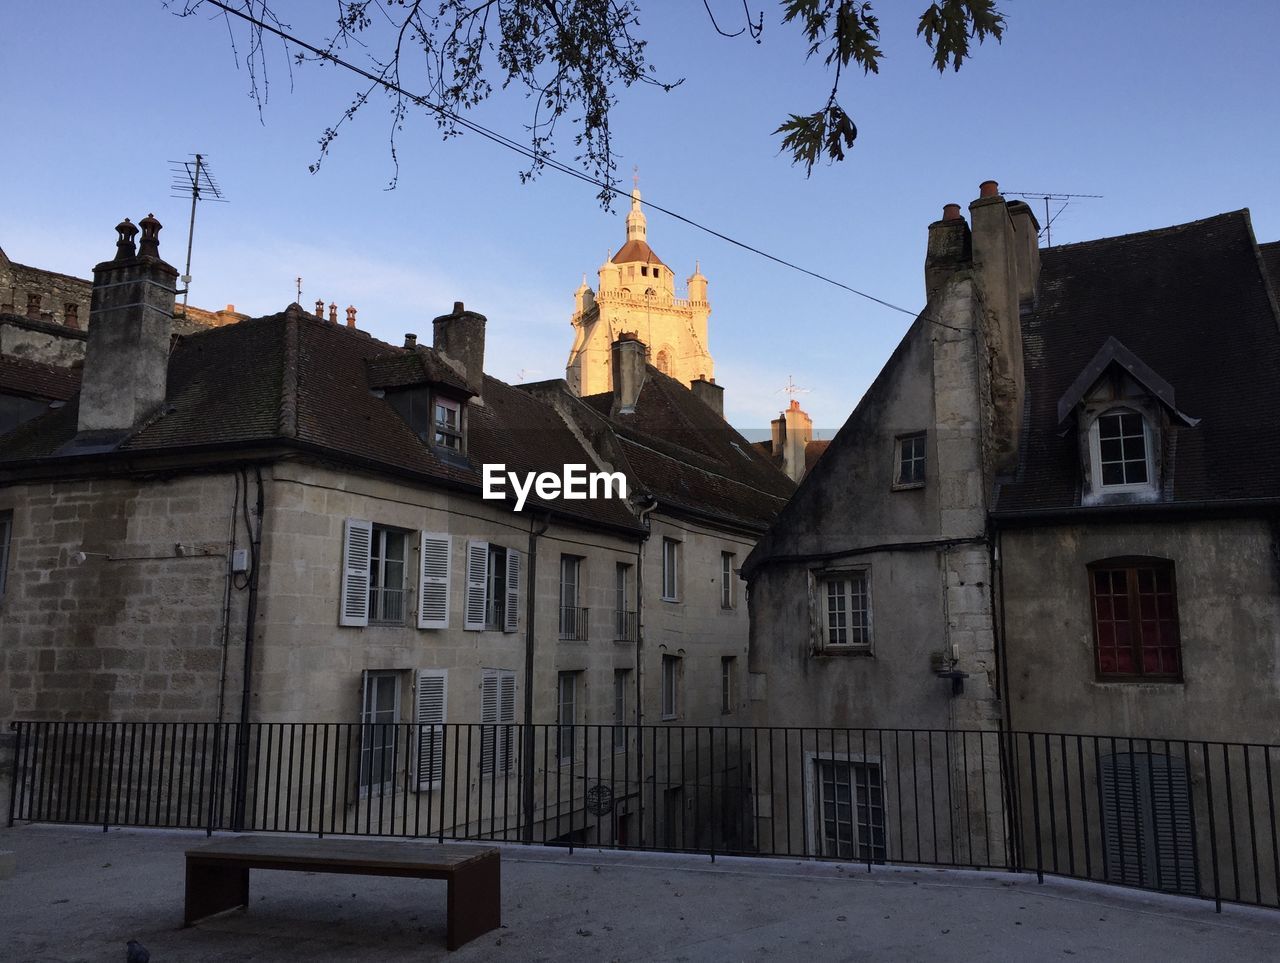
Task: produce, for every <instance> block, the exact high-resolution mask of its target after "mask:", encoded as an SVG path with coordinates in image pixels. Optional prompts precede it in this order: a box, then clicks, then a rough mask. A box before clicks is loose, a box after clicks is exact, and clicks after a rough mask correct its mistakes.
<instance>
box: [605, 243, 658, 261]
mask: <svg viewBox="0 0 1280 963" xmlns="http://www.w3.org/2000/svg"><path fill="white" fill-rule="evenodd" d="M637 261H641V262H643V263H645V264H662V258H660V257H658V255H656V254H654V253H653V248H651V247H650V246H649V244H648V242H647V241H639V240H632V241H628V242H627V243H626V244H624V245H622V247H621V248H619V249H618V253H617V254H615V255H614V256H613V263H614V264H632V263H635V262H637ZM662 266H663V267H666V265H665V264H662Z"/></svg>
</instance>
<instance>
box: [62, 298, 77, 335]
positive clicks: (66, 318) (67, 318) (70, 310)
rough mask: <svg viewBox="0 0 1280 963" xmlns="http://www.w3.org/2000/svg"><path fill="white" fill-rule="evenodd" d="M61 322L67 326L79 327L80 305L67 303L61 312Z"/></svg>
mask: <svg viewBox="0 0 1280 963" xmlns="http://www.w3.org/2000/svg"><path fill="white" fill-rule="evenodd" d="M62 323H63V324H65V325H66V326H67V327H68V328H76V329H79V327H80V305H78V304H71V303H68V304H67V306H66V309H65V310H64V311H63V312H62Z"/></svg>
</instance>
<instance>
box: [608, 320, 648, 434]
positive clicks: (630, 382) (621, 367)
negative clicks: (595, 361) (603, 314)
mask: <svg viewBox="0 0 1280 963" xmlns="http://www.w3.org/2000/svg"><path fill="white" fill-rule="evenodd" d="M647 353H648V352H647V349H646V348H645V345H644V342H643V341H641V340H640V339H639V338H638V337H637V336H636V335H635V333H634V332H632V331H624V332H622V333H621V334H620V335H618V340H617V341H615V342H613V347H612V355H613V356H612V358H611V361H612V364H613V404H612V406H611V407H612V411H611V412H610V413H611V414H613V415H629V414H631V413H632V412H634V411H635V410H636V402H637V401H639V400H640V389H641V388H643V387H644V379H645V375H646V374H647V371H646V368H645V365H646V363H647V362H646V357H645V356H646V354H647Z"/></svg>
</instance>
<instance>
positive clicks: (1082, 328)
mask: <svg viewBox="0 0 1280 963" xmlns="http://www.w3.org/2000/svg"><path fill="white" fill-rule="evenodd" d="M1260 264H1262V265H1265V266H1266V267H1264V268H1263V270H1266V269H1267V267H1269V268H1270V273H1273V274H1274V273H1275V272H1276V269H1277V268H1280V245H1277V244H1267V245H1261V246H1260V247H1258V246H1255V244H1254V241H1253V231H1252V227H1251V225H1250V222H1249V215H1248V211H1235V212H1233V213H1228V214H1220V215H1218V216H1216V217H1211V218H1207V219H1205V220H1202V221H1195V222H1192V223H1190V224H1181V225H1177V226H1175V227H1168V228H1163V229H1161V230H1156V231H1147V232H1144V233H1141V234H1129V235H1125V236H1123V237H1113V238H1104V239H1102V240H1097V241H1087V242H1084V243H1081V244H1070V245H1063V246H1061V247H1053V248H1047V249H1045V250H1043V251H1042V252H1041V273H1040V286H1039V292H1038V297H1037V300H1036V303H1035V306H1034V308H1033V309H1032V310H1031V311H1030V312H1029V313H1026V314H1024V316H1023V319H1022V332H1023V354H1024V367H1025V372H1026V384H1027V402H1026V404H1027V408H1026V412H1027V423H1026V425H1025V426H1024V434H1023V439H1022V443H1021V446H1020V464H1019V467H1018V472H1017V476H1016V478H1015V480H1013V481H1012V482H1009V483H1006V484H1004V485H1003V486H1002V488H1001V490H1000V492H999V496H998V501H997V507H996V511H997V513H1009V512H1026V511H1040V510H1057V509H1064V508H1073V507H1076V506H1078V505H1079V504H1080V492H1081V465H1080V457H1079V453H1078V443H1077V440H1076V432H1075V431H1074V430H1067V431H1064V430H1063V429H1062V428H1061V427H1060V426H1059V424H1058V412H1057V403H1058V400H1059V399H1060V398H1061V397H1062V396H1063V395H1064V393H1066V391H1067V389H1068V388H1069V387H1070V386H1071V384H1072V383H1073V381H1074V380H1075V379H1076V378H1077V377H1078V376H1079V374H1080V372H1081V371H1082V370H1083V369H1084V368H1085V366H1086V365H1088V364H1089V362H1090V360H1091V359H1093V358H1094V357H1095V356H1096V355H1097V353H1098V351H1099V349H1101V348H1102V347H1103V345H1104V344H1105V343H1106V342H1107V339H1108V338H1112V337H1114V338H1116V339H1118V340H1119V341H1120V342H1122V343H1123V344H1124V345H1125V347H1126V348H1127V349H1129V350H1130V351H1131V352H1132V353H1133V354H1134V355H1136V356H1137V357H1138V358H1140V359H1141V360H1142V361H1143V362H1144V363H1145V364H1146V365H1148V366H1150V368H1151V369H1153V370H1154V371H1156V372H1159V374H1160V376H1161V377H1162V378H1163V379H1165V380H1166V381H1167V382H1168V384H1169V385H1170V386H1171V387H1172V389H1173V390H1174V391H1176V392H1177V406H1178V408H1179V409H1180V411H1182V412H1184V413H1185V414H1186V415H1187V416H1188V417H1189V418H1191V419H1198V422H1197V423H1196V424H1195V426H1194V427H1192V426H1189V425H1186V424H1181V423H1179V422H1178V421H1176V420H1175V422H1174V423H1173V424H1172V426H1171V427H1170V428H1169V429H1168V431H1167V433H1166V434H1167V438H1166V442H1165V446H1164V457H1165V475H1166V478H1165V484H1164V493H1165V497H1164V500H1163V501H1162V502H1161V504H1164V505H1168V504H1170V503H1173V504H1178V503H1188V502H1227V503H1229V502H1232V501H1239V500H1242V499H1253V498H1275V497H1277V496H1280V377H1278V376H1277V373H1278V372H1280V318H1277V316H1276V312H1275V306H1274V303H1273V301H1272V299H1271V295H1270V292H1269V290H1268V287H1267V285H1266V283H1265V282H1264V275H1263V271H1262V270H1260Z"/></svg>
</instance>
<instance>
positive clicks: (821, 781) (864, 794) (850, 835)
mask: <svg viewBox="0 0 1280 963" xmlns="http://www.w3.org/2000/svg"><path fill="white" fill-rule="evenodd" d="M814 769H815V777H816V778H815V782H816V783H817V786H816V788H817V793H816V795H817V810H818V811H817V813H816V814H815V815H816V818H815V820H814V824H815V827H816V829H817V836H818V838H817V844H818V853H819V854H820V855H822V856H835V857H837V858H840V859H859V860H871V861H873V862H880V863H882V862H884V860H885V831H884V791H883V788H882V786H881V784H880V767H879V766H878V765H876V764H875V763H869V762H848V761H845V760H838V759H815V760H814Z"/></svg>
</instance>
